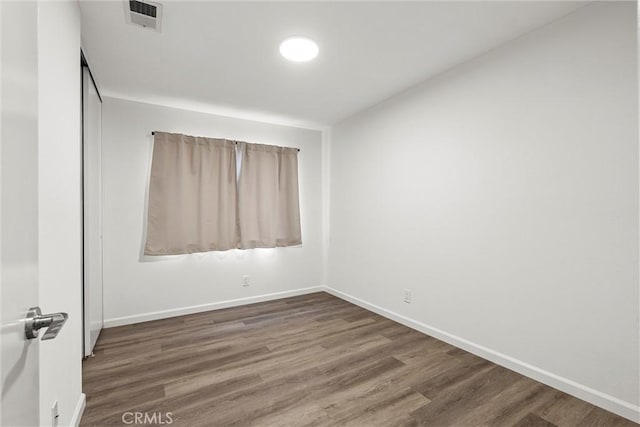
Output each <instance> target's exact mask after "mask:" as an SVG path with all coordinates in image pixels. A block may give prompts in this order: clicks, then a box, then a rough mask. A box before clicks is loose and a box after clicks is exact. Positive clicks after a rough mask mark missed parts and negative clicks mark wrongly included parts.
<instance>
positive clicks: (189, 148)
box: [144, 132, 302, 255]
mask: <svg viewBox="0 0 640 427" xmlns="http://www.w3.org/2000/svg"><path fill="white" fill-rule="evenodd" d="M236 144H237V145H236ZM238 168H239V170H238ZM298 191H299V189H298V150H297V149H296V148H287V147H277V146H271V145H262V144H251V143H245V142H235V141H229V140H225V139H212V138H202V137H193V136H187V135H180V134H171V133H164V132H155V138H154V147H153V158H152V164H151V177H150V181H149V204H148V221H147V240H146V243H145V250H144V253H145V255H175V254H187V253H194V252H208V251H224V250H228V249H236V248H239V249H250V248H273V247H278V246H293V245H300V244H302V235H301V227H300V205H299V195H298Z"/></svg>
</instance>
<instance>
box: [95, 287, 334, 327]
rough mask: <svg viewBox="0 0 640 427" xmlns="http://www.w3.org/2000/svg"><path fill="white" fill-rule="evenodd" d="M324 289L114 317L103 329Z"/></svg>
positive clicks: (293, 291)
mask: <svg viewBox="0 0 640 427" xmlns="http://www.w3.org/2000/svg"><path fill="white" fill-rule="evenodd" d="M322 291H324V288H323V287H321V286H315V287H310V288H302V289H294V290H292V291H284V292H275V293H271V294H264V295H256V296H252V297H245V298H237V299H232V300H227V301H219V302H213V303H209V304H201V305H193V306H190V307H181V308H171V309H168V310H162V311H152V312H149V313H142V314H135V315H133V316H123V317H115V318H113V319H104V327H105V328H113V327H114V326H123V325H130V324H132V323H140V322H148V321H150V320H158V319H166V318H168V317H176V316H184V315H185V314H193V313H201V312H203V311H211V310H220V309H222V308H229V307H236V306H239V305H246V304H254V303H256V302H263V301H271V300H275V299H281V298H288V297H295V296H298V295H305V294H311V293H313V292H322Z"/></svg>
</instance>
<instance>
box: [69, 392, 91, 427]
mask: <svg viewBox="0 0 640 427" xmlns="http://www.w3.org/2000/svg"><path fill="white" fill-rule="evenodd" d="M86 404H87V395H86V394H84V393H80V396H79V397H78V403H77V404H76V409H75V410H74V411H73V416H72V417H71V423H70V424H69V425H72V426H74V427H78V426H79V425H80V420H81V419H82V414H83V413H84V407H85V405H86Z"/></svg>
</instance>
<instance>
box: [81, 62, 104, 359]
mask: <svg viewBox="0 0 640 427" xmlns="http://www.w3.org/2000/svg"><path fill="white" fill-rule="evenodd" d="M82 132H83V135H82V141H83V142H82V144H83V152H84V159H83V161H84V168H83V169H84V188H83V195H84V355H85V356H88V355H90V354H91V352H92V351H93V346H94V345H95V344H96V340H97V339H98V335H100V331H101V330H102V179H101V177H102V166H101V165H102V156H101V151H102V141H101V139H102V101H101V100H100V95H99V94H98V91H97V89H96V87H95V85H94V83H93V79H92V78H91V73H90V72H89V69H88V68H87V67H82Z"/></svg>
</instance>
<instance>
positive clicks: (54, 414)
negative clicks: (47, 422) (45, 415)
mask: <svg viewBox="0 0 640 427" xmlns="http://www.w3.org/2000/svg"><path fill="white" fill-rule="evenodd" d="M59 418H60V413H59V412H58V401H57V400H56V401H55V402H53V406H52V407H51V426H52V427H56V426H57V425H58V419H59Z"/></svg>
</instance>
